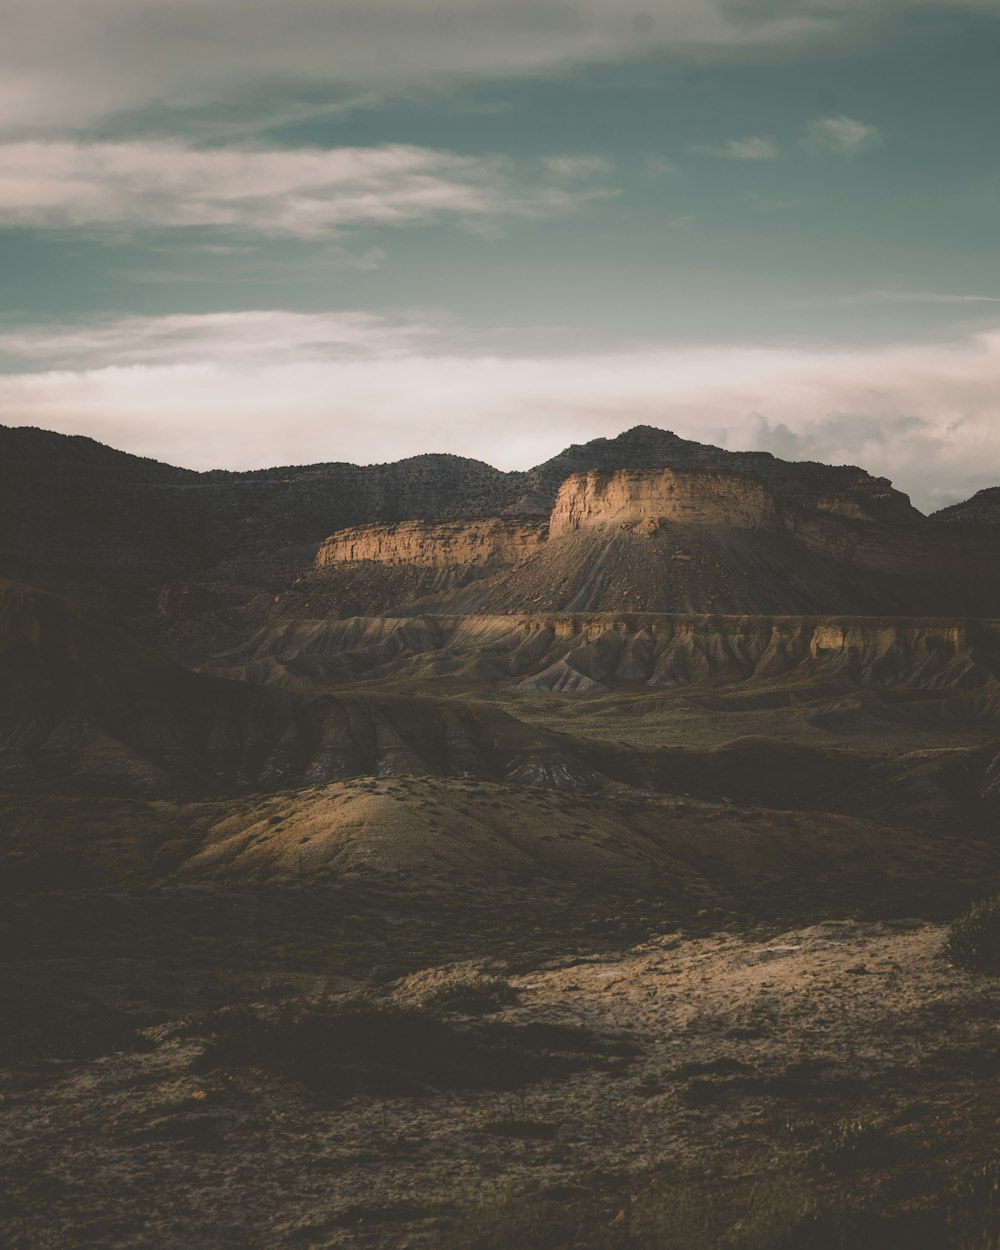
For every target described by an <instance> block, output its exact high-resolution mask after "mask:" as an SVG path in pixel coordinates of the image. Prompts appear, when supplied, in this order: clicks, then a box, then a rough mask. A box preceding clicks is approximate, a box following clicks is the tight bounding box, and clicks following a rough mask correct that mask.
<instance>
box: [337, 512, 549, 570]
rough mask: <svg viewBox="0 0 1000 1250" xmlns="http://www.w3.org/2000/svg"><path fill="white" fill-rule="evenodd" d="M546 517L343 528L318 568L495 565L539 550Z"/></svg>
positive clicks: (515, 562) (483, 567)
mask: <svg viewBox="0 0 1000 1250" xmlns="http://www.w3.org/2000/svg"><path fill="white" fill-rule="evenodd" d="M547 528H548V527H547V526H546V525H545V523H544V522H543V521H533V520H526V521H512V520H505V519H502V518H500V517H490V518H487V519H486V520H482V521H437V522H434V521H401V522H399V523H398V524H396V525H361V526H355V527H352V528H350V529H344V530H338V532H337V533H336V534H332V535H331V536H330V537H329V538H328V539H326V541H325V542H324V543H322V544H321V546H320V549H319V551H318V553H317V555H316V567H317V568H325V567H327V566H329V565H334V564H343V563H357V562H360V561H371V562H373V563H376V564H390V565H395V564H409V565H413V566H415V567H417V568H436V569H448V568H469V569H494V568H503V567H505V566H508V565H512V564H517V563H518V562H519V561H521V560H524V559H527V557H528V556H531V555H534V553H535V552H536V551H538V549H539V548H540V547H541V545H542V543H543V542H544V541H545V538H546V534H547Z"/></svg>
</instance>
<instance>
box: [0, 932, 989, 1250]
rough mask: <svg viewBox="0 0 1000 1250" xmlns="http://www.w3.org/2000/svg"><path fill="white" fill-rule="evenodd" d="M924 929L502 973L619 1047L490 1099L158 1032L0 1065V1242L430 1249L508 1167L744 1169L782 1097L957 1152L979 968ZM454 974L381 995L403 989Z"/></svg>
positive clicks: (981, 1092)
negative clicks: (228, 1068) (233, 1068)
mask: <svg viewBox="0 0 1000 1250" xmlns="http://www.w3.org/2000/svg"><path fill="white" fill-rule="evenodd" d="M942 940H943V931H942V929H941V928H940V927H939V926H934V925H928V924H923V923H921V922H919V921H913V922H893V923H891V924H885V925H883V924H868V923H860V922H855V921H842V922H829V923H825V924H821V925H817V926H814V927H811V928H808V929H803V930H797V931H794V932H789V933H786V934H784V935H782V936H780V937H776V938H774V939H772V940H770V941H767V942H766V943H761V942H757V941H753V940H749V939H747V938H746V937H742V936H735V935H728V934H727V935H717V936H713V937H707V938H700V939H686V938H681V937H679V936H677V935H667V936H663V937H659V938H656V939H654V940H652V941H650V942H648V943H646V944H644V945H642V946H640V947H637V948H635V949H633V950H631V951H628V952H624V953H622V954H621V955H619V956H615V957H610V958H609V957H604V956H600V957H597V956H593V957H581V958H580V959H577V960H573V959H564V960H560V961H557V962H558V966H556V965H548V966H546V967H543V968H542V969H540V970H538V971H535V972H531V973H529V974H527V975H523V976H519V977H511V978H510V980H511V982H512V984H513V985H514V986H515V987H516V990H517V1000H516V1002H515V1003H514V1004H513V1005H512V1006H510V1007H509V1008H507V1009H505V1010H504V1012H502V1013H501V1014H500V1016H499V1017H496V1018H498V1019H501V1020H509V1021H511V1022H516V1023H525V1022H538V1021H543V1022H550V1023H557V1024H571V1025H579V1026H584V1027H586V1028H587V1029H590V1030H593V1031H594V1032H596V1033H598V1034H600V1035H604V1036H611V1035H614V1036H618V1037H620V1036H622V1035H625V1036H627V1038H628V1039H629V1040H630V1041H631V1043H632V1044H633V1045H634V1048H635V1054H634V1057H633V1058H631V1059H620V1060H616V1061H614V1063H613V1064H612V1066H611V1067H610V1068H608V1067H604V1068H594V1069H591V1070H585V1071H581V1072H577V1073H575V1074H573V1075H571V1076H568V1077H564V1078H561V1079H558V1080H548V1081H544V1082H542V1083H541V1084H537V1085H534V1086H530V1087H528V1088H526V1089H525V1090H524V1091H522V1092H519V1093H516V1094H512V1095H511V1094H496V1093H483V1092H476V1093H472V1092H470V1093H439V1094H431V1095H427V1096H422V1097H417V1098H400V1099H391V1100H385V1099H375V1098H370V1097H358V1098H355V1099H353V1100H351V1101H350V1102H348V1103H347V1104H345V1105H342V1106H340V1107H334V1108H331V1107H329V1106H327V1107H324V1106H321V1105H317V1104H315V1103H313V1102H311V1101H310V1100H309V1099H308V1098H305V1097H304V1096H303V1094H302V1092H301V1090H300V1089H298V1088H297V1087H296V1086H294V1085H293V1084H290V1083H287V1082H283V1081H281V1080H279V1079H277V1078H274V1077H266V1076H264V1075H263V1074H260V1073H243V1074H240V1075H238V1076H236V1077H234V1076H232V1075H231V1074H230V1075H225V1074H222V1073H218V1072H214V1073H209V1074H207V1075H201V1076H199V1075H197V1074H196V1073H195V1071H194V1069H193V1067H192V1064H193V1062H194V1061H195V1059H196V1057H197V1055H198V1053H199V1051H200V1048H201V1043H200V1042H198V1041H196V1040H190V1039H188V1040H185V1039H184V1038H182V1037H178V1036H177V1035H176V1033H177V1030H176V1028H175V1026H174V1025H173V1024H171V1023H166V1024H162V1025H158V1026H156V1027H154V1028H152V1029H151V1030H149V1031H148V1033H149V1038H150V1040H151V1042H152V1043H154V1045H153V1047H152V1049H150V1050H149V1051H148V1052H145V1053H129V1054H115V1055H107V1056H104V1057H102V1058H100V1059H96V1060H92V1061H90V1062H86V1063H66V1064H61V1065H51V1064H50V1065H46V1066H45V1067H44V1068H40V1069H37V1070H34V1071H33V1072H30V1073H26V1072H25V1071H23V1070H22V1071H18V1072H10V1073H6V1074H4V1078H3V1086H2V1097H3V1102H2V1122H0V1148H2V1155H3V1173H4V1177H5V1181H6V1190H7V1194H8V1199H7V1201H6V1202H5V1205H4V1208H3V1210H4V1216H5V1219H4V1220H3V1221H2V1222H0V1241H2V1243H3V1244H4V1245H7V1246H11V1247H20V1248H23V1250H28V1248H29V1247H30V1248H35V1247H37V1248H39V1250H41V1248H46V1250H47V1248H49V1247H69V1246H95V1247H96V1246H100V1247H106V1248H107V1250H111V1248H112V1247H116V1248H117V1247H122V1248H124V1247H129V1248H138V1247H157V1248H162V1247H171V1248H173V1247H177V1248H178V1250H180V1248H182V1247H183V1248H184V1250H195V1248H198V1247H206V1248H214V1247H239V1248H241V1250H242V1248H248V1250H250V1248H255V1247H260V1248H262V1250H265V1248H266V1250H270V1248H271V1247H286V1246H287V1247H301V1248H304V1250H320V1248H321V1247H323V1248H332V1247H353V1246H370V1247H379V1248H384V1250H404V1248H405V1247H414V1248H417V1247H427V1248H431V1247H435V1246H436V1245H437V1244H439V1239H440V1237H441V1236H442V1233H441V1230H442V1228H443V1227H445V1226H447V1224H448V1221H449V1220H451V1219H453V1218H454V1215H455V1212H461V1211H463V1210H468V1209H469V1208H470V1207H471V1206H474V1205H475V1204H476V1203H479V1202H481V1201H483V1200H484V1199H489V1198H490V1197H491V1196H492V1195H495V1194H498V1193H501V1194H502V1193H504V1192H507V1191H510V1190H516V1188H517V1187H518V1186H520V1185H522V1184H530V1185H533V1186H538V1185H541V1186H543V1187H545V1186H548V1187H553V1186H558V1185H560V1184H572V1183H573V1181H574V1178H578V1177H579V1176H580V1174H581V1173H582V1172H586V1171H587V1170H588V1169H605V1170H607V1169H612V1170H619V1171H620V1170H624V1171H630V1170H633V1169H635V1170H639V1169H648V1168H650V1167H651V1166H656V1165H658V1164H661V1163H667V1164H669V1163H670V1162H671V1161H677V1160H678V1159H683V1160H684V1161H685V1163H686V1165H687V1166H691V1165H692V1163H694V1164H695V1165H697V1166H698V1167H699V1168H701V1169H702V1170H703V1171H704V1173H705V1174H706V1175H711V1174H712V1172H713V1170H719V1169H724V1170H725V1171H726V1172H728V1173H732V1172H733V1171H734V1170H736V1171H738V1170H739V1169H740V1167H742V1166H744V1163H745V1161H746V1160H750V1159H756V1166H760V1156H761V1151H762V1150H764V1151H772V1152H774V1151H775V1149H776V1147H775V1146H774V1143H775V1142H777V1141H780V1140H782V1134H783V1133H787V1127H788V1121H789V1117H790V1115H792V1114H794V1115H796V1116H799V1115H801V1114H803V1110H802V1108H803V1107H805V1108H807V1109H811V1111H810V1114H817V1115H819V1116H820V1117H821V1118H823V1119H825V1120H826V1121H833V1120H837V1119H838V1118H840V1119H842V1118H843V1117H844V1116H846V1115H859V1114H864V1115H865V1116H868V1117H874V1118H875V1119H876V1120H879V1121H880V1122H888V1123H891V1124H892V1125H893V1128H894V1132H898V1133H900V1134H902V1135H904V1136H905V1135H906V1134H907V1133H918V1132H920V1133H924V1134H925V1135H926V1132H928V1131H933V1134H934V1135H936V1138H937V1141H938V1145H939V1148H940V1150H941V1151H942V1152H943V1153H945V1154H955V1153H956V1152H957V1153H961V1152H962V1150H963V1149H964V1148H965V1143H967V1142H968V1141H970V1140H971V1138H972V1137H973V1136H975V1135H976V1133H978V1132H980V1131H981V1132H984V1133H985V1134H986V1135H987V1136H988V1135H989V1133H990V1123H991V1118H992V1123H993V1124H994V1125H995V1115H996V1102H995V1090H994V1091H993V1093H992V1094H991V1093H990V1090H993V1086H992V1085H990V1086H989V1089H987V1088H986V1085H984V1084H979V1085H977V1083H976V1081H975V1079H974V1076H970V1077H969V1079H968V1080H966V1078H965V1076H964V1075H963V1074H964V1073H965V1069H966V1067H967V1066H968V1061H969V1058H970V1056H973V1057H974V1056H975V1055H977V1054H982V1053H985V1052H987V1051H990V1049H991V1048H992V1051H993V1052H994V1053H995V1051H996V1048H997V1045H998V1042H1000V1028H998V1020H1000V1010H998V1009H1000V982H997V981H996V980H990V979H986V978H981V977H976V976H973V975H970V974H966V973H961V972H957V971H956V970H955V969H953V968H951V967H950V966H948V965H947V964H946V963H945V962H944V961H943V959H942V958H941V957H940V950H941V945H942ZM466 969H467V966H464V967H463V968H462V969H458V968H457V966H452V967H451V968H450V969H438V970H428V971H426V972H424V973H419V974H415V976H413V977H410V978H408V979H407V980H406V981H403V982H400V983H398V984H397V985H395V986H392V987H389V989H388V990H387V993H390V994H392V995H394V996H395V997H396V998H397V999H399V1000H401V1001H407V1000H412V999H415V998H419V997H420V996H422V995H423V994H424V993H425V992H426V991H427V989H428V988H429V987H431V986H432V985H433V984H434V983H436V982H437V981H438V980H440V979H442V978H444V977H445V976H450V975H454V974H455V972H456V970H458V971H463V970H466ZM342 988H344V989H348V988H349V987H347V986H344V987H342ZM963 1065H964V1066H963ZM973 1067H974V1064H973ZM970 1071H971V1069H970ZM991 1098H993V1099H994V1101H992V1102H991V1101H990V1099H991ZM775 1157H776V1158H777V1155H776V1156H775Z"/></svg>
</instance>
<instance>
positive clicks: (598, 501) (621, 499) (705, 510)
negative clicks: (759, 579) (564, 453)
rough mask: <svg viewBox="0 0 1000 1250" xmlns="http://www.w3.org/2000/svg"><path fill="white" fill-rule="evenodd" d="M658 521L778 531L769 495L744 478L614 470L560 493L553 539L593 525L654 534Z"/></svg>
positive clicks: (581, 478) (570, 481)
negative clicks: (616, 526)
mask: <svg viewBox="0 0 1000 1250" xmlns="http://www.w3.org/2000/svg"><path fill="white" fill-rule="evenodd" d="M661 521H679V522H682V523H687V524H692V525H731V526H735V527H737V528H739V529H770V530H773V529H777V528H778V527H779V526H780V523H781V522H780V517H779V511H778V506H777V503H776V501H775V498H774V495H773V493H772V492H771V491H770V490H769V489H768V488H767V487H766V486H765V485H764V484H763V483H762V482H761V481H759V480H758V479H757V478H754V477H752V476H750V475H748V474H739V473H726V472H720V471H718V470H711V469H703V470H698V469H686V470H685V469H682V470H676V469H618V470H607V469H598V470H591V471H590V472H589V473H575V474H573V476H572V477H569V478H567V479H566V481H565V482H563V484H562V486H561V487H560V489H559V494H558V495H557V497H556V503H555V507H554V509H553V511H552V519H551V522H550V527H549V529H550V533H551V535H552V537H553V538H558V537H560V536H561V535H563V534H567V533H571V532H572V531H574V530H578V529H583V528H586V527H589V526H594V525H618V526H624V527H630V528H638V529H639V530H640V531H641V530H643V529H646V530H648V531H649V532H653V531H654V530H655V528H656V527H657V526H658V524H659V523H660V522H661Z"/></svg>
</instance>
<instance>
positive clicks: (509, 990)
mask: <svg viewBox="0 0 1000 1250" xmlns="http://www.w3.org/2000/svg"><path fill="white" fill-rule="evenodd" d="M515 998H516V994H515V992H514V987H513V986H512V985H511V984H510V982H509V981H505V980H504V979H503V977H470V978H469V979H468V980H464V981H463V980H459V979H455V980H451V981H443V982H442V983H441V984H440V985H438V986H436V987H435V988H434V989H433V990H431V992H430V993H429V994H427V995H426V997H425V998H424V1000H423V1006H424V1007H425V1008H426V1009H427V1010H428V1011H458V1012H461V1013H462V1014H464V1015H467V1016H479V1015H485V1014H486V1013H487V1012H490V1011H500V1010H501V1009H502V1008H504V1007H506V1006H507V1004H508V1003H512V1002H513V1001H514V999H515Z"/></svg>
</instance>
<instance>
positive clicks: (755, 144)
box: [691, 135, 781, 161]
mask: <svg viewBox="0 0 1000 1250" xmlns="http://www.w3.org/2000/svg"><path fill="white" fill-rule="evenodd" d="M691 150H692V152H702V153H704V155H706V156H720V157H724V158H725V159H727V160H731V161H774V160H777V159H778V157H779V156H780V155H781V150H780V148H779V147H778V145H777V143H775V141H774V140H773V139H772V138H770V137H769V136H768V135H747V137H746V138H745V139H728V140H727V141H726V142H725V143H723V144H720V145H719V146H717V147H712V146H709V145H705V144H692V147H691Z"/></svg>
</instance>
